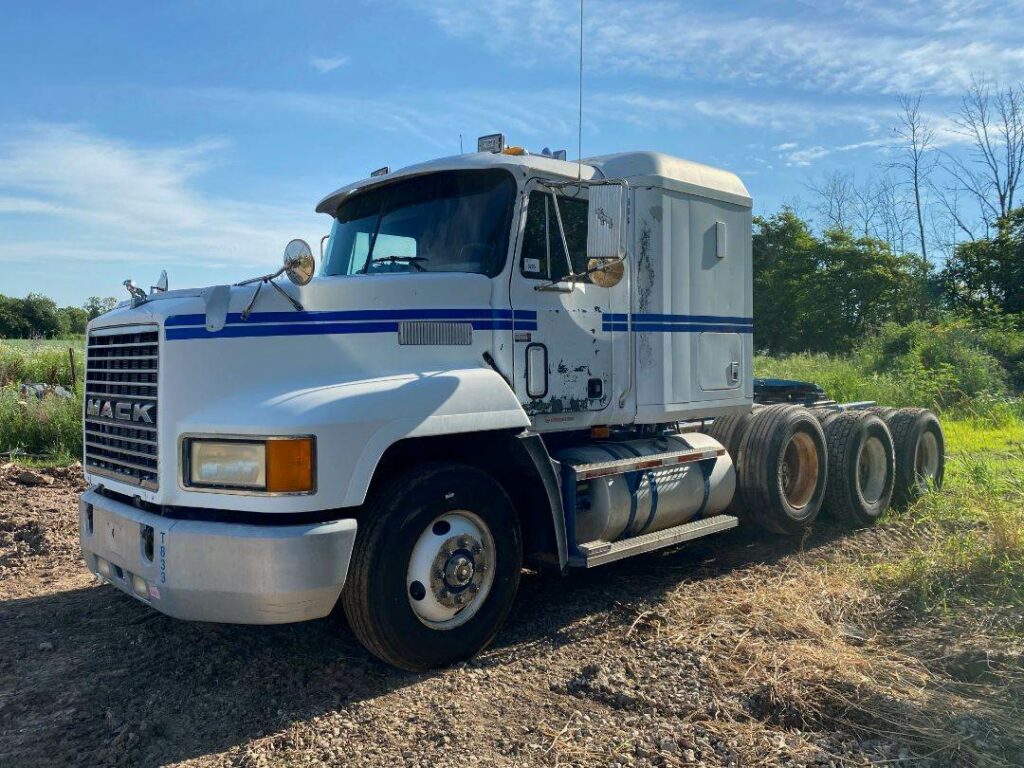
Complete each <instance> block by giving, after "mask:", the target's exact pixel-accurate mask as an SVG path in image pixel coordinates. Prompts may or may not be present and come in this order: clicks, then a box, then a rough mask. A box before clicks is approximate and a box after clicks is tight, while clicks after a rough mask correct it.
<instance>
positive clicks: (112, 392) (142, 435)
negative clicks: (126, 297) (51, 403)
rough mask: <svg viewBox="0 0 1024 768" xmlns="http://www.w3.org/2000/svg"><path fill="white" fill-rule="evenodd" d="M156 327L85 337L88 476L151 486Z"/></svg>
mask: <svg viewBox="0 0 1024 768" xmlns="http://www.w3.org/2000/svg"><path fill="white" fill-rule="evenodd" d="M159 356H160V345H159V333H158V330H157V327H156V326H152V325H145V326H133V327H130V328H101V329H98V330H95V331H93V332H92V333H91V334H89V344H88V347H87V349H86V363H85V465H86V468H87V469H88V470H89V471H90V472H95V473H96V474H100V475H105V476H107V477H111V478H114V479H117V480H120V481H122V482H126V483H131V484H132V485H138V486H141V487H143V488H148V489H150V490H156V488H157V469H158V464H157V453H158V451H157V371H158V363H159Z"/></svg>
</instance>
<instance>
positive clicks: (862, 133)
mask: <svg viewBox="0 0 1024 768" xmlns="http://www.w3.org/2000/svg"><path fill="white" fill-rule="evenodd" d="M577 14H578V4H577V3H576V2H575V0H491V1H490V2H481V3H471V2H456V1H455V0H397V1H396V2H363V1H361V0H352V1H350V2H337V3H313V2H300V3H294V4H291V3H289V4H284V3H270V2H261V1H260V0H249V1H248V2H245V3H241V2H238V3H227V2H194V3H192V2H188V3H184V2H183V3H159V4H158V3H137V2H135V3H115V2H105V3H13V2H10V3H5V4H4V8H3V11H2V24H0V71H2V72H3V73H4V74H3V77H2V78H0V104H2V105H3V107H2V109H0V293H5V294H8V295H16V296H22V295H25V294H26V293H28V292H29V291H39V292H42V293H45V294H48V295H50V296H53V297H54V298H55V299H56V300H57V301H58V302H59V303H61V304H68V303H73V304H79V303H81V302H82V301H83V300H84V299H85V298H86V297H87V296H90V295H117V296H120V295H121V293H122V289H121V288H120V283H121V281H122V280H123V279H124V278H126V277H129V276H131V277H133V278H134V279H135V280H136V282H137V283H140V284H142V285H146V286H148V285H149V284H151V283H152V282H153V281H154V280H155V278H156V276H157V275H158V274H159V271H160V269H161V268H166V269H167V270H168V272H169V274H170V277H171V284H172V286H174V287H182V286H187V285H206V284H213V283H220V282H228V281H232V280H236V279H240V278H242V277H247V276H251V275H254V274H257V273H259V272H261V271H266V270H267V269H270V268H273V267H275V266H276V265H277V264H278V262H279V260H280V254H281V251H282V249H283V247H284V244H285V243H286V242H287V241H288V240H289V239H290V238H291V237H294V236H301V237H305V238H306V239H308V240H309V241H310V242H311V243H313V244H314V247H315V242H316V240H317V239H318V238H319V236H320V235H321V234H323V233H325V232H326V231H327V228H328V223H329V222H328V220H327V219H326V217H322V216H318V215H316V214H314V213H313V212H312V209H313V206H314V205H315V203H316V202H317V200H319V199H320V197H322V196H323V195H324V194H326V193H327V192H329V191H331V190H333V189H334V188H336V187H338V186H341V185H342V184H344V183H348V182H349V181H352V180H355V179H358V178H362V177H364V176H366V175H367V174H368V173H369V171H371V170H372V169H374V168H377V167H379V166H382V165H390V166H391V167H392V168H396V167H400V166H403V165H406V164H409V163H413V162H417V161H421V160H425V159H429V158H432V157H438V156H442V155H448V154H454V153H456V152H457V151H458V149H459V134H460V133H461V134H462V135H463V138H464V142H465V146H466V147H467V148H472V147H475V142H476V137H477V136H478V135H481V134H485V133H490V132H496V131H502V132H504V133H505V134H506V136H507V137H508V139H509V141H510V142H511V143H515V144H521V145H524V146H526V147H527V148H528V149H531V150H534V151H539V150H540V149H541V148H543V147H545V146H548V147H551V148H554V149H560V148H566V149H568V150H569V156H570V157H575V154H576V109H577V103H576V98H577V94H576V88H577V69H576V67H577V55H578V51H577V40H578V27H577V23H578V17H577ZM586 16H587V23H586V74H585V102H584V122H583V154H584V155H585V156H586V155H596V154H603V153H607V152H614V151H621V150H627V149H654V150H659V151H663V152H668V153H671V154H676V155H680V156H682V157H686V158H688V159H692V160H697V161H699V162H704V163H708V164H711V165H717V166H722V167H725V168H728V169H730V170H733V171H735V172H737V173H739V174H740V175H741V177H742V178H743V179H744V181H745V182H746V183H747V185H748V187H749V188H750V190H751V192H752V194H753V196H754V199H755V210H756V211H757V212H759V213H769V212H772V211H775V210H776V209H778V208H779V207H780V206H781V205H783V204H784V203H787V202H795V203H797V204H798V206H799V203H800V201H801V199H802V198H805V197H806V196H807V195H808V192H807V185H808V183H809V182H811V181H813V180H814V179H815V178H821V177H822V176H823V174H826V173H828V172H829V171H830V170H834V169H837V168H841V169H844V170H849V171H852V172H855V173H856V175H857V177H858V178H866V177H869V176H871V175H874V174H878V173H883V172H884V167H885V165H886V161H887V153H888V152H889V151H890V145H891V143H892V139H891V127H892V125H893V124H894V122H895V108H896V103H895V96H896V94H897V93H899V92H918V91H920V92H922V93H923V94H924V98H925V107H926V110H928V113H929V116H930V118H931V119H932V121H933V125H934V127H935V128H936V132H937V142H938V143H940V144H941V145H943V146H944V147H947V148H950V151H958V145H959V144H960V143H962V137H960V136H959V135H958V134H957V133H956V132H955V130H954V129H953V127H952V126H951V125H950V124H949V121H948V118H947V117H945V115H946V114H947V113H948V111H949V110H950V109H952V108H953V107H954V106H955V104H956V102H957V100H958V98H959V95H960V94H961V93H962V92H963V91H964V89H965V88H966V86H967V85H968V83H969V81H970V78H971V75H972V74H975V73H981V72H984V73H987V74H988V75H990V76H992V77H995V78H998V79H1000V80H1002V81H1004V82H1014V81H1018V82H1019V81H1021V80H1024V47H1022V44H1021V40H1022V36H1021V32H1020V30H1021V29H1022V22H1024V3H1022V2H1001V3H995V2H988V0H960V1H959V2H957V1H954V0H909V1H908V2H901V3H893V2H883V1H882V0H836V1H835V2H828V3H820V2H804V1H802V0H791V1H790V2H776V3H763V2H756V3H755V2H747V1H745V0H740V1H739V2H730V3H722V2H692V3H683V2H663V1H661V0H634V2H619V1H616V2H613V1H612V0H586Z"/></svg>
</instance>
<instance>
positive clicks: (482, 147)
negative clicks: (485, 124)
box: [476, 133, 505, 153]
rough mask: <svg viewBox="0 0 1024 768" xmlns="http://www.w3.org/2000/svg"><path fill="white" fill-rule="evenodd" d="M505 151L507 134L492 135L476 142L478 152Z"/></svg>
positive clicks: (482, 137)
mask: <svg viewBox="0 0 1024 768" xmlns="http://www.w3.org/2000/svg"><path fill="white" fill-rule="evenodd" d="M504 149H505V134H503V133H491V134H488V135H487V136H481V137H480V138H479V139H477V140H476V151H477V152H494V153H498V152H501V151H502V150H504Z"/></svg>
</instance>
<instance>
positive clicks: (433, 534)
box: [405, 510, 495, 630]
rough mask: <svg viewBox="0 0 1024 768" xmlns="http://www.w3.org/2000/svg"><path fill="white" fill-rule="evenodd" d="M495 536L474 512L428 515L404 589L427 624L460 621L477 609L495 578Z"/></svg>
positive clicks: (435, 625) (449, 626)
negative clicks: (427, 521) (429, 518)
mask: <svg viewBox="0 0 1024 768" xmlns="http://www.w3.org/2000/svg"><path fill="white" fill-rule="evenodd" d="M494 554H495V552H494V537H493V536H492V535H491V531H490V529H489V528H488V527H487V524H486V523H485V522H484V521H483V520H482V519H480V517H479V516H478V515H475V514H474V513H472V512H469V511H466V510H456V511H454V512H448V513H446V514H444V515H441V516H439V517H437V518H435V519H434V520H433V521H431V523H430V525H428V526H427V527H426V528H425V529H424V530H423V532H422V533H421V534H420V536H419V538H418V539H417V540H416V544H415V546H414V547H413V550H412V555H411V556H410V558H409V567H408V569H407V571H406V579H405V585H406V595H407V597H408V599H409V605H410V606H411V607H412V610H413V613H414V614H416V618H417V619H419V620H420V621H421V622H422V623H423V624H425V625H427V626H428V627H430V628H431V629H439V630H448V629H454V628H455V627H458V626H461V625H462V624H465V623H466V622H467V621H469V620H470V619H471V618H473V616H475V615H476V613H477V611H479V610H480V607H481V606H482V605H483V604H484V602H485V601H486V600H487V595H488V594H489V593H490V591H491V585H492V584H493V583H494Z"/></svg>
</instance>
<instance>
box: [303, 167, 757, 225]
mask: <svg viewBox="0 0 1024 768" xmlns="http://www.w3.org/2000/svg"><path fill="white" fill-rule="evenodd" d="M501 167H504V168H508V169H509V170H510V171H512V172H513V173H519V174H522V175H523V176H524V177H528V176H534V175H539V176H545V177H549V178H551V177H563V178H566V179H572V178H576V177H577V175H579V176H581V177H582V178H583V179H584V180H587V181H590V180H594V179H611V178H616V179H627V180H629V182H630V183H631V184H634V185H643V186H658V187H667V188H671V189H675V190H676V191H679V192H687V193H690V194H695V195H698V196H700V197H706V198H711V199H714V200H720V201H723V202H729V203H735V204H737V205H741V206H745V207H750V205H751V200H750V193H749V192H747V188H746V187H745V186H744V184H743V182H742V181H740V179H739V177H738V176H736V174H734V173H731V172H729V171H724V170H721V169H719V168H712V167H711V166H707V165H702V164H700V163H694V162H691V161H689V160H683V159H682V158H678V157H673V156H671V155H666V154H663V153H661V152H619V153H616V154H611V155H601V156H599V157H590V158H585V159H584V160H583V163H582V165H581V164H579V163H577V162H575V161H570V160H556V159H555V158H552V157H548V156H546V155H534V154H530V153H529V152H524V153H522V154H508V153H505V152H500V153H493V152H472V153H467V154H462V155H452V156H451V157H442V158H438V159H436V160H429V161H427V162H425V163H416V164H415V165H410V166H406V167H405V168H400V169H398V170H396V171H392V172H390V173H387V174H384V175H381V176H373V177H370V178H366V179H362V180H361V181H357V182H354V183H352V184H347V185H345V186H344V187H341V188H340V189H337V190H335V191H334V192H332V193H331V194H329V195H328V196H327V197H325V198H324V199H323V200H321V201H320V202H319V203H318V204H317V206H316V211H317V213H328V214H333V213H334V212H335V211H336V210H337V208H338V205H339V204H340V203H341V201H342V200H343V199H344V198H345V197H347V196H348V195H350V194H352V193H353V192H356V191H359V190H363V189H369V188H371V187H374V186H378V185H380V184H386V183H388V182H390V181H393V180H394V179H397V178H404V177H409V176H418V175H421V174H425V173H433V172H435V171H451V170H468V169H473V168H479V169H484V168H501Z"/></svg>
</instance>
